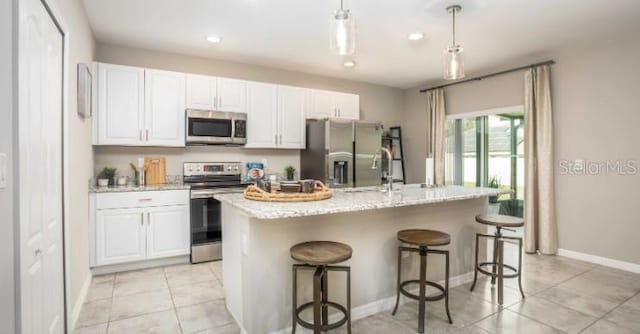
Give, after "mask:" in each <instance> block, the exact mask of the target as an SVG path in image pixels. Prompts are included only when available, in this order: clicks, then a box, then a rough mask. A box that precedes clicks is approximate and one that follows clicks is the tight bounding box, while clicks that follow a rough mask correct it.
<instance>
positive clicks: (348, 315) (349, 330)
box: [347, 268, 351, 334]
mask: <svg viewBox="0 0 640 334" xmlns="http://www.w3.org/2000/svg"><path fill="white" fill-rule="evenodd" d="M347 334H351V268H347Z"/></svg>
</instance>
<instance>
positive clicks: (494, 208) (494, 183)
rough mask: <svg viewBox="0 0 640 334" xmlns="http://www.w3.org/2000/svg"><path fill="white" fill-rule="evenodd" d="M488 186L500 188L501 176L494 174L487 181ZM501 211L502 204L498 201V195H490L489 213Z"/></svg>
mask: <svg viewBox="0 0 640 334" xmlns="http://www.w3.org/2000/svg"><path fill="white" fill-rule="evenodd" d="M487 187H488V188H495V189H500V178H498V177H497V176H492V177H491V178H490V179H489V182H488V183H487ZM499 212H500V204H499V203H498V196H489V213H490V214H498V213H499Z"/></svg>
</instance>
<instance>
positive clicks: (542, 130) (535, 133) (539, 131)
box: [524, 65, 558, 254]
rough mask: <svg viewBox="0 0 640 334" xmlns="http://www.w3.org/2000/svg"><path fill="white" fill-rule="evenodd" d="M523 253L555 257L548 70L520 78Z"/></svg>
mask: <svg viewBox="0 0 640 334" xmlns="http://www.w3.org/2000/svg"><path fill="white" fill-rule="evenodd" d="M524 82H525V87H524V90H525V91H524V92H525V93H524V123H525V129H524V131H525V132H524V138H525V153H524V160H525V196H524V201H525V203H524V219H525V230H524V232H525V233H524V237H525V250H526V252H527V253H534V252H537V251H539V252H540V253H542V254H555V253H556V252H557V250H558V227H557V225H556V207H555V191H554V180H553V178H554V176H553V164H554V160H553V115H552V110H551V87H550V68H549V66H548V65H544V66H538V67H534V68H531V69H529V70H528V71H527V72H525V75H524Z"/></svg>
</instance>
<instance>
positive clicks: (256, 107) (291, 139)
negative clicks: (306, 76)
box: [246, 82, 307, 149]
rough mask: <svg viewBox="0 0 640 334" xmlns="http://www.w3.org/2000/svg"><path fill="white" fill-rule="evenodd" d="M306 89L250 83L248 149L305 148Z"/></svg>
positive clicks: (248, 88) (248, 89) (248, 93)
mask: <svg viewBox="0 0 640 334" xmlns="http://www.w3.org/2000/svg"><path fill="white" fill-rule="evenodd" d="M306 109H307V90H306V89H304V88H298V87H288V86H278V85H273V84H266V83H259V82H249V83H248V84H247V145H246V147H250V148H292V149H303V148H305V117H304V115H305V112H306Z"/></svg>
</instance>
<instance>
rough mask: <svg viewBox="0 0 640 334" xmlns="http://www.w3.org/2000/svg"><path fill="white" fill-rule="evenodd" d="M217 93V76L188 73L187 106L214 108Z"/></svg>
mask: <svg viewBox="0 0 640 334" xmlns="http://www.w3.org/2000/svg"><path fill="white" fill-rule="evenodd" d="M215 95H216V78H215V77H209V76H205V75H195V74H187V108H189V109H202V110H213V109H215V105H214V103H215V102H214V97H215Z"/></svg>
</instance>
